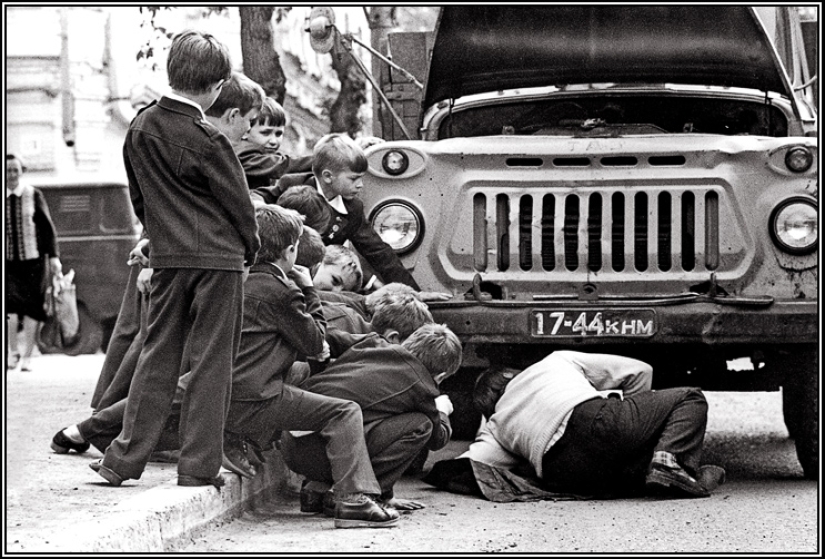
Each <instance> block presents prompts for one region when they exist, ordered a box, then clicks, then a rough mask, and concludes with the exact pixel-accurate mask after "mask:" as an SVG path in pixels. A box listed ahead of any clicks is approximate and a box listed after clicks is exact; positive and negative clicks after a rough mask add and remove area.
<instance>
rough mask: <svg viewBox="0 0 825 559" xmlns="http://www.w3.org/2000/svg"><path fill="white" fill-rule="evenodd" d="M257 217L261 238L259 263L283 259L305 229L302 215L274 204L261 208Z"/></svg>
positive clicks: (256, 211)
mask: <svg viewBox="0 0 825 559" xmlns="http://www.w3.org/2000/svg"><path fill="white" fill-rule="evenodd" d="M255 217H257V218H258V235H259V236H260V237H261V250H259V251H258V260H257V262H259V263H261V262H275V261H276V260H278V259H279V258H281V257H282V256H283V254H284V250H286V249H287V247H289V245H294V244H295V243H296V242H297V241H298V239H299V238H300V237H301V231H302V230H303V228H304V220H303V218H301V214H299V213H298V212H296V211H295V210H288V209H287V208H282V207H280V206H276V205H274V204H267V205H265V206H259V207H258V208H257V209H256V210H255Z"/></svg>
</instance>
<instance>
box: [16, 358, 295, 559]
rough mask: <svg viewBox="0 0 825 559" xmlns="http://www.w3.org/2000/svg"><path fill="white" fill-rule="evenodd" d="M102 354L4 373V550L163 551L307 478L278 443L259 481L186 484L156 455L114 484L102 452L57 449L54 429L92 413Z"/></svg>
mask: <svg viewBox="0 0 825 559" xmlns="http://www.w3.org/2000/svg"><path fill="white" fill-rule="evenodd" d="M102 363H103V355H102V354H98V355H82V356H77V357H70V356H65V355H46V356H42V357H38V358H36V359H34V360H33V369H34V370H33V371H31V372H22V371H20V369H19V368H18V369H14V370H12V371H7V372H6V377H5V386H4V388H5V395H6V413H5V417H4V423H5V436H4V438H3V450H4V452H5V458H6V459H5V496H6V515H5V517H6V546H5V552H6V553H38V552H41V553H42V552H54V553H104V552H132V553H142V552H162V551H170V550H173V549H176V548H177V547H179V546H181V545H183V544H185V543H187V542H188V541H190V540H191V538H193V537H196V536H197V535H198V534H199V533H201V532H202V531H203V530H205V529H207V528H209V527H212V526H215V525H217V524H220V523H222V522H225V521H227V520H229V519H232V518H235V517H238V516H240V515H241V514H242V513H243V510H244V509H245V508H247V507H251V506H253V505H254V504H256V503H257V502H260V501H261V500H273V499H276V500H282V501H286V500H294V501H295V502H296V504H297V491H298V489H299V480H298V478H297V476H295V475H294V474H292V473H291V472H289V470H288V469H287V468H286V467H285V466H284V464H283V462H282V460H281V459H280V454H279V453H278V452H277V451H270V452H269V453H267V463H266V467H265V468H264V469H263V471H262V472H261V473H259V474H258V476H257V477H256V478H255V479H254V480H246V479H242V478H240V476H238V475H236V474H233V473H230V472H226V471H222V475H223V478H224V481H225V482H226V485H225V486H224V487H223V488H222V489H221V490H220V491H218V490H217V489H215V488H214V487H211V486H208V487H178V486H177V465H176V464H170V463H161V462H150V463H149V465H148V466H147V468H146V471H145V472H144V474H143V476H142V477H141V479H139V480H128V481H126V482H124V484H123V485H122V486H120V487H111V486H109V485H108V484H107V483H106V482H105V481H103V480H102V479H101V478H100V477H99V476H98V475H97V474H96V473H95V472H93V471H92V470H91V469H90V468H89V467H88V465H89V463H90V462H92V461H93V460H95V459H97V458H100V457H101V454H100V453H99V452H98V451H96V450H95V449H94V447H92V448H91V449H90V450H89V451H87V452H86V453H84V454H75V453H74V452H70V453H69V454H56V453H54V452H53V451H52V450H51V449H50V448H49V444H50V442H51V439H52V436H53V435H54V434H55V433H56V432H57V431H58V430H59V429H62V428H64V427H66V426H67V425H70V424H72V423H77V422H79V421H81V420H83V419H84V418H86V417H88V415H89V413H90V412H91V409H90V408H89V401H90V400H91V395H92V392H93V391H94V387H95V383H96V382H97V376H98V374H99V372H100V367H101V365H102Z"/></svg>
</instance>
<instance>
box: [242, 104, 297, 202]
mask: <svg viewBox="0 0 825 559" xmlns="http://www.w3.org/2000/svg"><path fill="white" fill-rule="evenodd" d="M285 126H286V113H285V112H284V109H283V107H281V105H280V104H279V103H278V102H277V101H275V100H274V99H272V98H270V97H267V98H266V99H264V104H263V107H262V108H261V113H260V114H259V115H258V117H257V118H256V119H254V120H253V121H252V128H251V129H250V130H249V132H248V133H247V134H246V135H244V137H243V140H242V141H241V142H239V143H238V144H236V145H235V153H236V154H237V155H238V159H240V160H241V165H243V168H244V172H245V173H246V180H247V182H248V183H249V188H250V189H253V188H258V187H259V186H270V185H273V184H275V181H277V180H278V179H279V178H281V177H282V176H283V175H284V174H286V173H300V172H306V171H309V170H310V169H311V167H312V156H311V155H307V156H304V157H293V158H290V157H289V156H287V155H284V154H282V153H280V152H279V151H278V150H279V149H280V148H281V142H282V141H283V139H284V127H285Z"/></svg>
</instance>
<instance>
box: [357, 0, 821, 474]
mask: <svg viewBox="0 0 825 559" xmlns="http://www.w3.org/2000/svg"><path fill="white" fill-rule="evenodd" d="M394 42H395V45H393V43H394ZM388 45H389V47H390V48H389V50H388V53H389V52H392V55H393V56H392V59H393V60H394V61H395V62H396V63H399V64H400V65H402V66H403V65H405V63H404V62H400V61H401V60H402V59H405V57H406V59H407V63H408V64H409V65H410V66H413V67H420V68H422V70H421V75H419V76H417V78H418V79H420V80H421V82H422V84H423V86H424V87H423V88H418V87H416V86H415V83H414V80H411V79H410V78H409V77H408V76H406V75H405V74H402V73H400V72H396V71H394V70H392V69H389V70H387V71H386V72H385V73H384V74H382V77H381V80H380V82H381V88H382V90H383V93H384V95H385V97H387V98H388V100H389V101H390V106H391V107H394V108H395V111H394V112H395V114H394V115H393V117H394V118H393V119H390V118H388V117H389V114H390V111H388V110H386V108H383V109H382V110H381V113H380V116H381V118H382V125H383V130H384V136H385V138H386V139H388V140H389V141H386V142H384V143H380V144H377V145H375V146H372V147H370V148H368V150H367V151H366V154H367V159H368V163H369V168H368V170H367V173H366V176H365V177H364V189H363V193H362V199H363V200H364V205H365V209H366V211H367V212H368V216H369V219H370V221H371V223H372V226H373V228H374V230H375V231H376V232H377V233H378V234H379V235H380V236H381V237H382V238H383V239H384V240H385V242H387V243H388V244H389V245H390V246H392V247H393V249H394V250H395V252H396V253H397V254H398V255H399V257H400V258H401V260H402V262H403V263H404V265H405V266H406V267H407V268H408V269H409V270H411V272H412V274H413V276H414V277H415V279H416V281H417V282H418V283H419V285H420V286H421V288H422V289H423V290H426V291H439V292H446V293H449V294H450V295H451V298H450V299H449V300H447V301H440V302H431V303H429V306H430V309H431V311H432V313H433V316H434V318H435V320H436V321H438V322H440V323H444V324H447V325H448V326H449V327H450V328H451V329H452V330H453V331H454V332H455V333H456V334H457V335H458V336H459V337H460V339H461V340H462V343H463V347H464V361H463V368H462V371H461V373H460V374H459V375H456V377H455V379H454V380H453V379H450V380H453V382H454V384H452V385H446V384H445V387H446V388H447V389H448V390H450V389H452V390H454V391H455V392H456V393H458V394H463V395H464V396H465V398H464V399H463V401H464V402H467V401H469V399H468V398H467V397H466V396H467V394H468V393H470V392H471V391H472V387H473V383H474V382H475V379H476V378H477V376H478V374H479V373H480V372H482V371H484V370H485V369H486V368H488V367H490V366H493V365H507V366H511V367H524V366H526V365H529V364H531V363H533V362H536V361H538V360H539V359H541V358H543V357H544V356H546V355H547V354H548V353H550V352H552V351H554V350H556V349H576V350H579V351H594V352H600V353H615V354H620V355H626V356H629V357H635V358H638V359H641V360H643V361H646V362H648V363H650V364H651V365H652V366H653V370H654V381H653V382H654V388H655V387H666V386H680V385H682V386H684V385H690V386H699V387H702V388H703V389H706V390H736V391H764V390H780V389H781V391H782V398H783V414H784V420H785V423H786V425H787V427H788V431H789V434H790V436H791V437H792V438H793V439H794V441H795V445H796V450H797V455H798V458H799V461H800V464H801V466H802V469H803V471H804V475H805V476H806V477H807V478H811V479H817V478H818V467H819V461H818V440H819V415H818V414H819V404H818V402H819V384H820V379H819V374H820V373H819V366H818V363H819V350H820V343H819V341H820V338H819V317H818V291H819V278H818V256H819V255H818V221H819V210H818V204H819V174H818V169H819V151H818V140H817V111H816V105H815V102H814V97H813V95H814V87H813V85H814V83H815V81H816V77H815V76H811V75H810V73H809V69H808V67H807V63H806V56H805V48H804V47H805V45H804V41H803V35H802V32H801V27H800V21H799V17H798V13H797V12H796V11H795V9H794V8H793V7H788V6H784V7H749V6H741V5H712V4H708V5H689V6H688V5H676V4H666V5H657V6H653V5H632V6H630V5H628V6H625V5H520V6H515V5H503V4H502V5H472V6H470V5H450V6H445V7H443V8H441V10H440V15H439V19H438V22H437V24H436V28H435V31H434V32H433V33H432V34H423V35H421V34H419V35H415V34H410V33H405V34H399V35H397V36H393V35H390V36H389V38H388ZM403 45H406V47H405V46H403ZM410 45H418V47H416V48H409V46H410ZM393 47H395V48H393ZM399 122H401V123H407V124H408V125H407V126H399ZM406 129H409V130H412V131H413V132H408V131H407V130H406ZM450 380H448V381H447V382H450ZM462 414H464V415H466V417H468V418H469V420H467V421H466V424H467V425H468V426H469V429H470V436H472V432H473V431H472V429H473V428H474V427H477V425H478V423H477V421H478V419H479V416H477V415H473V410H472V407H471V406H469V405H467V406H459V405H456V413H455V414H454V416H458V417H457V420H458V421H461V416H462Z"/></svg>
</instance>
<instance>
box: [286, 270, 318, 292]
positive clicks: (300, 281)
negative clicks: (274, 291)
mask: <svg viewBox="0 0 825 559" xmlns="http://www.w3.org/2000/svg"><path fill="white" fill-rule="evenodd" d="M288 275H289V276H290V277H291V278H292V281H294V282H295V284H296V285H297V286H298V287H300V288H301V289H303V288H305V287H312V276H311V275H310V274H309V269H308V268H307V267H306V266H299V265H297V264H296V265H295V266H293V267H292V270H291V271H290V273H289V274H288Z"/></svg>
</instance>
